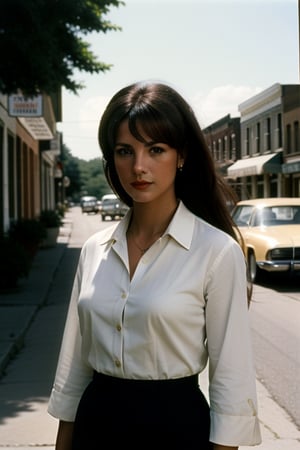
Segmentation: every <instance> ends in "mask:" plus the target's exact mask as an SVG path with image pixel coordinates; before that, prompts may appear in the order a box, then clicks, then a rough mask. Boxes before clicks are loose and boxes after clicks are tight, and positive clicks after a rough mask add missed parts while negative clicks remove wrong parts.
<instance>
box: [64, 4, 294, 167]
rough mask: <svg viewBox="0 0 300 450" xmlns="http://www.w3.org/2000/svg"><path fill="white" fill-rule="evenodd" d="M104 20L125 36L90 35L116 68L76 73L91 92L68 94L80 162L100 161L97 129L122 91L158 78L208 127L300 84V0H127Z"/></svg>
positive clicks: (68, 129)
mask: <svg viewBox="0 0 300 450" xmlns="http://www.w3.org/2000/svg"><path fill="white" fill-rule="evenodd" d="M104 19H107V20H109V21H111V22H112V23H113V24H115V25H118V26H120V27H121V28H122V31H109V32H107V33H106V34H103V33H99V34H96V33H91V34H88V35H86V36H84V40H85V41H87V42H89V43H90V50H92V51H93V53H94V54H95V55H96V56H97V58H98V59H99V60H100V61H102V62H105V63H107V64H111V65H112V68H111V69H110V70H109V71H107V72H101V73H99V74H87V73H85V72H79V71H76V72H74V79H76V80H77V81H80V82H82V83H83V84H84V85H85V87H84V88H83V89H81V90H79V92H78V94H77V95H76V94H74V93H72V92H70V91H67V90H66V89H63V99H62V108H63V120H62V122H60V123H58V125H57V129H58V131H60V132H62V133H63V142H64V144H65V145H66V146H67V147H68V149H69V150H70V151H71V154H72V155H73V156H74V157H78V158H80V159H84V160H87V161H88V160H91V159H94V158H98V157H100V156H101V151H100V149H99V145H98V142H97V132H98V125H99V121H100V118H101V115H102V113H103V111H104V109H105V106H106V105H107V103H108V102H109V100H110V98H111V97H112V96H113V95H114V94H115V93H116V92H117V91H118V90H119V89H121V88H123V87H124V86H126V85H128V84H131V83H133V82H136V81H140V80H146V79H152V80H157V81H161V82H165V83H167V84H170V85H171V86H173V87H174V88H175V89H176V90H177V91H179V92H180V93H181V94H182V95H183V96H184V97H185V99H186V100H187V101H188V102H189V103H190V104H191V106H192V107H193V109H194V111H195V113H196V115H197V118H198V120H199V122H200V125H201V126H202V128H204V127H206V126H208V125H210V124H212V123H213V122H214V121H216V120H219V119H220V118H222V117H224V116H225V115H227V114H231V117H239V116H240V114H239V111H238V105H239V104H240V103H242V102H243V101H245V100H247V99H249V98H251V97H253V96H254V95H256V94H257V93H259V92H261V91H263V90H265V89H267V88H269V87H270V86H272V85H273V84H275V83H280V84H299V34H298V0H127V1H126V0H125V5H124V6H120V7H119V8H116V7H111V8H110V12H109V13H108V14H107V15H106V16H104Z"/></svg>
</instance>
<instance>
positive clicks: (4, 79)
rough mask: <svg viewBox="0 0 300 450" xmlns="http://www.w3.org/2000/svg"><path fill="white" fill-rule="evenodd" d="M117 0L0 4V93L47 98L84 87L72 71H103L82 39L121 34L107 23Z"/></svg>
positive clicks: (25, 0) (12, 1) (38, 0)
mask: <svg viewBox="0 0 300 450" xmlns="http://www.w3.org/2000/svg"><path fill="white" fill-rule="evenodd" d="M120 5H124V3H123V2H122V1H120V0H1V4H0V55H1V58H0V92H2V93H4V94H11V93H15V92H17V91H18V89H20V90H21V91H22V92H23V94H24V95H34V94H37V93H39V92H45V93H47V94H51V93H53V92H57V91H58V90H59V89H60V88H61V86H64V87H65V88H66V89H67V90H69V91H72V92H73V93H78V90H79V89H81V88H83V87H84V85H83V84H81V83H79V82H76V81H75V80H74V78H73V77H72V76H73V71H74V69H78V70H79V71H84V72H89V73H99V72H105V71H107V70H109V69H110V67H111V65H110V64H105V63H103V62H100V61H98V59H97V57H96V55H94V54H93V52H92V51H91V50H90V45H89V44H88V43H87V42H86V41H84V39H83V37H84V36H85V35H87V34H88V33H91V32H103V33H106V32H107V31H112V30H120V29H121V28H120V27H118V26H116V25H114V24H112V23H111V22H109V21H108V20H106V19H105V15H106V14H107V13H108V12H109V9H110V7H111V6H114V7H119V6H120Z"/></svg>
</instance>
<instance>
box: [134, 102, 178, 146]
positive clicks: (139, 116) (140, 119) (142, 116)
mask: <svg viewBox="0 0 300 450" xmlns="http://www.w3.org/2000/svg"><path fill="white" fill-rule="evenodd" d="M128 127H129V131H130V133H131V134H132V135H133V136H134V137H135V138H136V139H137V140H139V141H141V142H143V143H146V141H148V139H149V138H150V139H151V141H153V142H161V143H164V144H167V145H169V146H170V147H172V148H175V149H179V148H181V146H182V143H183V142H184V139H183V130H182V129H181V130H180V129H179V128H178V127H177V126H176V123H175V122H174V121H172V120H170V118H169V117H168V116H167V115H166V114H163V112H162V111H158V110H156V109H154V108H153V107H152V106H151V105H148V104H139V105H135V106H134V107H133V108H132V109H131V110H130V112H129V114H128Z"/></svg>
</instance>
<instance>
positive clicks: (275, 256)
mask: <svg viewBox="0 0 300 450" xmlns="http://www.w3.org/2000/svg"><path fill="white" fill-rule="evenodd" d="M268 259H270V260H273V261H274V260H275V261H278V260H280V259H281V260H285V259H293V248H291V247H289V248H274V249H273V250H270V251H269V253H268Z"/></svg>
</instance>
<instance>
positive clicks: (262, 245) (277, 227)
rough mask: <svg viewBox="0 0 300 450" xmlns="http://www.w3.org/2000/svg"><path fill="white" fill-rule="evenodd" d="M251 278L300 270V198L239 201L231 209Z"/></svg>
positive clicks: (253, 279)
mask: <svg viewBox="0 0 300 450" xmlns="http://www.w3.org/2000/svg"><path fill="white" fill-rule="evenodd" d="M231 215H232V218H233V220H234V222H235V224H236V226H237V227H238V229H239V231H240V233H241V235H242V237H243V240H244V245H245V253H246V258H247V261H248V265H249V272H250V278H251V280H252V282H254V281H255V280H257V279H258V276H259V275H261V274H262V273H266V272H290V273H294V272H297V273H300V198H299V197H296V198H288V197H284V198H260V199H252V200H242V201H239V202H238V203H237V204H236V205H235V207H234V208H233V210H232V212H231Z"/></svg>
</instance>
